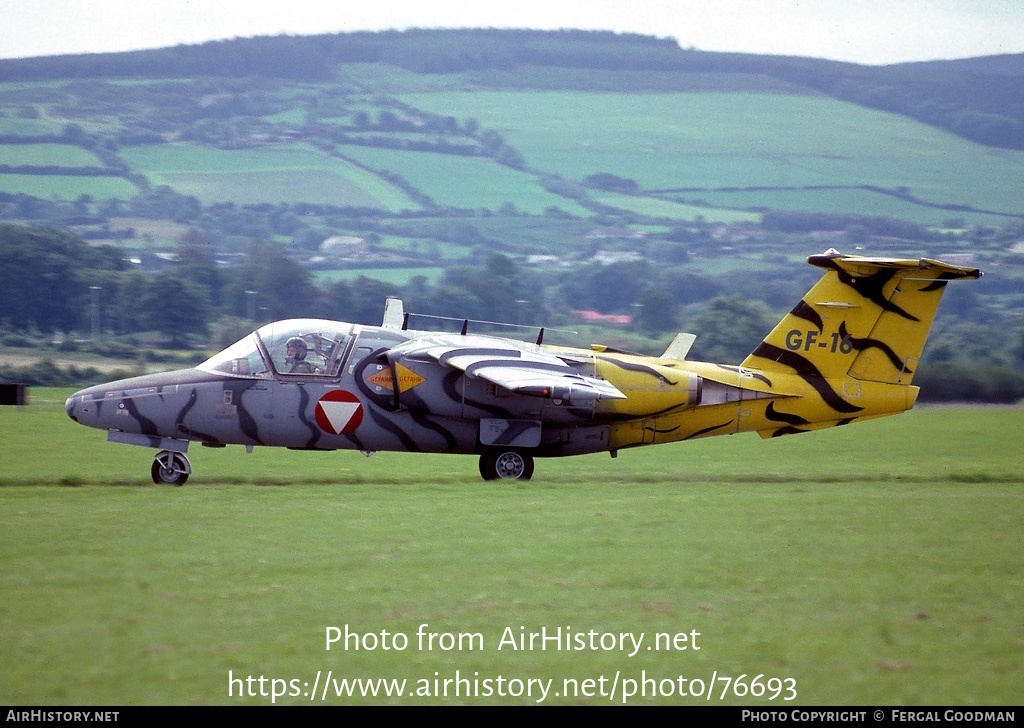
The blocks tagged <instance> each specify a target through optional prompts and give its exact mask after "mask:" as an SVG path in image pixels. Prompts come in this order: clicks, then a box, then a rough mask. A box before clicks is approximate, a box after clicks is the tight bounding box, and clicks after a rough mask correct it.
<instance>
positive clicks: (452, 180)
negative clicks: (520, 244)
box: [342, 145, 590, 216]
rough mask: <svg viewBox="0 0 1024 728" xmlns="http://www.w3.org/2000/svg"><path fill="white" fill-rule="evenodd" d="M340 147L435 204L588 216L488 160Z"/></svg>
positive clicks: (569, 202) (529, 179) (527, 177)
mask: <svg viewBox="0 0 1024 728" xmlns="http://www.w3.org/2000/svg"><path fill="white" fill-rule="evenodd" d="M342 149H343V151H344V154H346V155H348V156H350V157H352V158H353V159H357V160H358V161H359V162H361V163H362V164H365V165H367V166H368V167H370V168H372V169H383V170H387V171H389V172H393V173H395V174H398V175H401V176H402V177H404V178H406V179H407V180H409V182H411V183H412V185H413V186H414V187H416V188H418V189H420V190H426V191H428V192H429V194H430V196H431V198H432V199H433V200H434V202H436V203H437V204H439V205H444V206H450V207H463V208H469V209H487V210H492V211H496V210H498V209H500V208H501V207H502V205H505V204H509V203H511V204H512V205H514V206H515V208H516V209H517V210H518V211H520V212H527V213H531V214H535V215H539V214H541V213H543V212H544V211H545V210H547V209H548V208H549V207H556V208H558V209H560V210H562V211H564V212H569V213H571V214H574V215H582V216H586V215H589V214H590V213H588V212H587V211H586V210H585V209H583V208H582V207H580V206H579V205H578V204H576V203H575V202H573V201H572V200H568V199H566V198H564V197H560V196H558V195H554V194H551V193H550V192H547V191H546V190H544V189H543V188H542V187H540V186H539V185H538V184H537V182H536V181H535V180H534V179H533V177H532V176H530V175H528V174H525V173H523V172H517V171H516V170H513V169H508V168H507V167H502V166H500V165H497V164H495V163H494V162H493V161H492V160H490V159H483V158H479V157H464V156H459V155H453V154H435V153H432V152H409V151H398V150H394V149H378V148H375V147H360V146H354V145H348V146H344V147H342Z"/></svg>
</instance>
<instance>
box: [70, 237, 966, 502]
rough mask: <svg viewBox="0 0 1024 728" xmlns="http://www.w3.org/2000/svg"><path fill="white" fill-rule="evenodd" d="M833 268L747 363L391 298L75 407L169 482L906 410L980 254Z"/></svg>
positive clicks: (127, 383) (682, 340)
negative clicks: (449, 312) (270, 457)
mask: <svg viewBox="0 0 1024 728" xmlns="http://www.w3.org/2000/svg"><path fill="white" fill-rule="evenodd" d="M808 262H809V263H810V264H811V265H815V266H818V267H819V268H823V269H824V270H825V273H824V275H823V276H822V277H821V279H820V280H819V281H818V283H817V284H816V285H815V286H814V287H813V288H811V290H810V291H809V292H808V293H807V294H806V295H805V296H804V297H803V298H802V299H801V300H800V302H799V303H797V305H796V306H795V307H794V308H793V310H792V311H790V312H789V313H788V314H787V315H786V316H785V318H783V319H782V321H781V322H780V323H779V324H778V325H777V326H776V327H775V328H774V330H772V331H771V333H769V334H768V336H767V338H765V339H764V341H762V342H761V343H760V344H759V345H758V346H757V347H756V348H755V349H754V351H753V352H751V354H750V355H749V356H747V358H746V359H744V360H743V362H742V363H740V365H739V366H728V365H723V364H708V363H703V362H694V361H687V359H686V355H687V353H688V351H689V348H690V345H691V344H692V343H693V336H692V335H689V334H680V335H679V336H677V337H676V339H675V340H674V341H673V342H672V344H671V345H669V347H668V349H667V350H666V351H665V353H664V354H662V355H661V356H659V357H649V356H641V355H638V354H630V353H626V352H622V351H616V350H612V349H609V348H607V347H602V346H592V347H591V348H590V349H575V348H563V347H559V346H550V345H543V344H542V340H543V329H541V331H540V335H539V336H538V337H537V341H536V343H529V342H523V341H518V340H514V339H507V338H501V337H496V336H484V335H479V334H472V333H469V331H468V328H469V324H470V321H468V320H467V321H464V322H463V323H462V327H461V329H462V330H461V332H460V333H437V332H430V331H414V330H411V329H409V326H408V323H409V316H408V315H406V314H405V313H404V312H403V307H402V302H401V301H400V300H398V299H389V300H388V302H387V304H386V305H385V312H384V321H383V324H382V325H381V326H379V327H375V326H360V325H355V324H349V323H341V322H335V321H322V320H308V319H296V320H288V321H279V322H276V323H271V324H267V325H266V326H263V327H262V328H260V329H259V330H257V331H255V332H254V333H252V334H250V335H249V336H247V337H246V338H245V339H243V340H241V341H239V342H238V343H236V344H234V345H233V346H231V347H229V348H227V349H225V350H224V351H222V352H221V353H219V354H217V355H216V356H214V357H213V358H211V359H209V360H207V361H206V362H204V363H202V364H200V365H199V366H197V367H196V368H194V369H186V370H182V371H175V372H169V373H165V374H152V375H147V376H142V377H135V378H132V379H124V380H121V381H117V382H112V383H110V384H101V385H98V386H95V387H90V388H89V389H84V390H82V391H81V392H78V393H76V394H75V395H74V396H72V397H71V398H70V399H68V401H67V405H66V408H67V413H68V416H69V417H71V419H73V420H74V421H76V422H79V423H81V424H83V425H87V426H89V427H96V428H99V429H102V430H107V440H108V441H110V442H117V443H125V444H129V445H141V446H143V447H150V448H154V449H156V450H158V451H159V452H158V453H157V454H156V458H155V460H154V462H153V466H152V476H153V480H154V481H155V482H157V483H170V484H175V485H181V484H183V483H184V482H185V480H186V479H187V478H188V476H189V474H190V473H191V465H190V463H189V460H188V458H187V457H186V453H187V451H188V448H189V445H190V443H193V442H199V443H201V444H202V445H206V446H210V447H222V446H224V445H229V444H235V445H244V446H246V448H248V449H250V450H251V448H253V447H256V446H273V447H288V448H296V449H303V450H361V451H363V452H364V453H371V452H374V451H378V450H380V451H403V452H422V453H463V454H475V455H477V456H479V459H480V460H479V463H480V474H481V475H482V476H483V477H484V478H485V479H488V480H493V479H497V478H518V479H522V480H526V479H529V478H530V477H531V476H532V475H533V470H534V458H538V457H562V456H568V455H581V454H584V453H594V452H602V451H607V452H610V453H611V455H612V457H615V456H616V454H617V453H618V451H619V450H622V449H624V448H630V447H639V446H641V445H657V444H661V443H667V442H678V441H680V440H690V439H694V438H698V437H709V436H712V435H730V434H734V433H737V432H750V431H753V432H757V433H758V434H760V435H761V436H762V437H776V436H779V435H788V434H792V433H798V432H807V431H810V430H817V429H822V428H826V427H834V426H836V425H845V424H848V423H851V422H857V421H860V420H866V419H871V418H873V417H881V416H883V415H889V414H896V413H899V412H904V411H906V410H908V409H910V408H911V407H913V406H914V402H915V400H916V398H917V393H918V388H917V387H915V386H913V385H912V384H911V381H912V379H913V376H914V372H915V371H916V369H917V365H918V359H919V357H920V355H921V350H922V348H923V347H924V343H925V339H926V338H927V335H928V330H929V328H930V327H931V323H932V319H933V317H934V315H935V311H936V309H937V308H938V305H939V299H940V298H941V297H942V293H943V290H944V288H945V286H946V283H947V282H949V281H951V280H955V279H963V278H978V277H980V276H981V273H980V271H978V270H977V269H975V268H966V267H961V266H956V265H950V264H948V263H943V262H940V261H935V260H929V259H921V260H901V259H893V258H876V257H857V256H850V255H842V254H840V253H838V252H836V251H834V250H829V251H827V252H825V253H823V254H821V255H814V256H811V257H810V258H808Z"/></svg>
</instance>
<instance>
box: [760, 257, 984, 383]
mask: <svg viewBox="0 0 1024 728" xmlns="http://www.w3.org/2000/svg"><path fill="white" fill-rule="evenodd" d="M807 262H808V263H810V264H811V265H816V266H818V267H819V268H824V269H825V270H826V273H825V275H823V276H822V277H821V279H820V280H819V281H818V282H817V283H816V284H815V285H814V287H813V288H811V290H810V291H808V293H807V294H806V295H804V297H803V298H802V299H801V300H800V303H798V304H797V305H796V307H795V308H793V310H792V311H790V312H789V313H788V314H787V315H786V317H785V318H783V319H782V321H781V322H779V324H778V326H776V327H775V328H774V329H773V330H772V332H771V333H770V334H768V336H767V338H765V340H764V341H762V342H761V344H760V345H759V346H758V347H757V348H756V349H754V351H753V352H752V353H751V354H750V355H749V356H748V357H747V358H746V359H745V360H744V361H743V364H742V366H743V367H749V368H753V369H761V370H768V371H771V370H777V369H779V365H782V366H784V367H788V368H789V369H792V370H796V371H797V372H799V373H802V374H804V375H805V376H811V377H814V378H818V377H824V378H825V379H830V378H833V377H840V376H844V375H847V374H849V376H851V377H853V378H855V379H859V380H863V381H873V382H886V383H889V384H910V381H911V379H912V378H913V376H914V371H915V370H916V369H917V361H918V359H919V358H920V356H921V350H922V349H923V348H924V343H925V340H926V339H927V338H928V331H929V329H930V328H931V325H932V320H933V318H934V317H935V311H936V310H937V309H938V307H939V300H940V299H941V298H942V292H943V289H945V287H946V283H947V282H948V281H951V280H955V279H958V278H980V277H981V271H979V270H978V269H977V268H964V267H960V266H956V265H951V264H949V263H942V262H940V261H937V260H929V259H927V258H922V259H921V260H900V259H895V258H862V257H858V256H853V255H842V254H840V253H838V252H836V251H835V250H829V251H827V252H825V253H823V254H821V255H812V256H811V257H810V258H808V259H807Z"/></svg>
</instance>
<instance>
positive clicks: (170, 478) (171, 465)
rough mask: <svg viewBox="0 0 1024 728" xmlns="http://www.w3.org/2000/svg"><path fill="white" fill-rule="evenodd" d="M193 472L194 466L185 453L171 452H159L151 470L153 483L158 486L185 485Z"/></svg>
mask: <svg viewBox="0 0 1024 728" xmlns="http://www.w3.org/2000/svg"><path fill="white" fill-rule="evenodd" d="M191 472H192V464H191V463H190V462H189V461H188V458H187V457H185V455H184V454H183V453H180V452H172V451H171V450H161V451H160V452H158V453H157V454H156V459H155V460H153V467H152V468H151V469H150V473H151V474H152V476H153V482H154V483H156V484H157V485H185V481H186V480H188V476H189V474H190V473H191Z"/></svg>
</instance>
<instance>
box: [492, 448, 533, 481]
mask: <svg viewBox="0 0 1024 728" xmlns="http://www.w3.org/2000/svg"><path fill="white" fill-rule="evenodd" d="M480 475H482V476H483V479H484V480H529V479H530V478H532V477H533V456H532V455H527V454H526V453H522V452H518V451H516V450H491V451H488V452H485V453H484V454H483V455H481V456H480Z"/></svg>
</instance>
